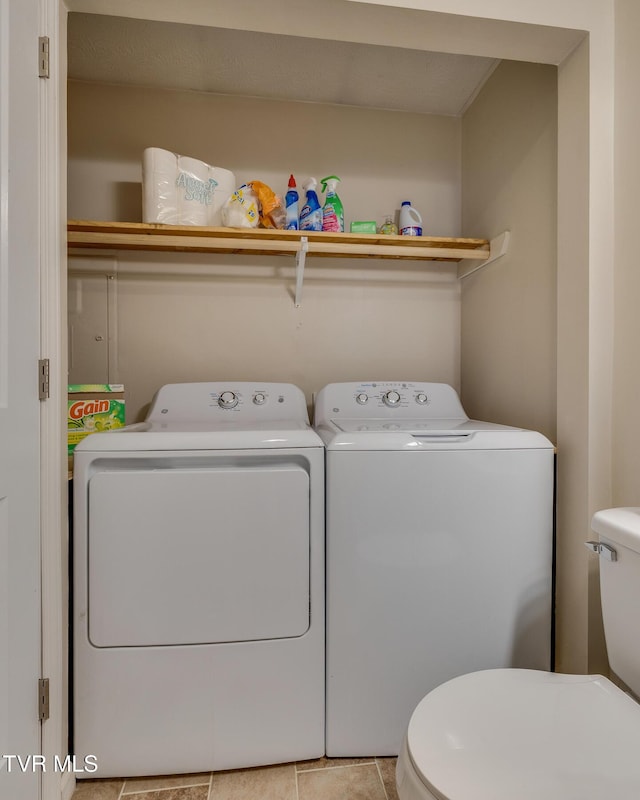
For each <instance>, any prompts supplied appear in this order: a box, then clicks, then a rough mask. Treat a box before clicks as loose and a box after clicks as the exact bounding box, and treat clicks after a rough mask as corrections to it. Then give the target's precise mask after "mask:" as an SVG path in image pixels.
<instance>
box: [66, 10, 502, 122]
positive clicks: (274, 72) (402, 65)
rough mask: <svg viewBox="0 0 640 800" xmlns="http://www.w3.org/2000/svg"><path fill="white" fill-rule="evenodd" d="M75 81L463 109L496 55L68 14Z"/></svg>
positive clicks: (448, 111) (422, 109)
mask: <svg viewBox="0 0 640 800" xmlns="http://www.w3.org/2000/svg"><path fill="white" fill-rule="evenodd" d="M68 43H69V44H68V47H69V64H68V75H69V77H70V78H72V79H77V80H87V81H100V82H108V83H120V84H135V85H138V86H158V87H164V88H168V89H189V90H193V91H201V92H215V93H217V94H231V95H240V96H245V97H266V98H274V99H280V100H297V101H308V102H316V103H332V104H339V105H350V106H364V107H367V108H381V109H390V110H396V111H412V112H418V113H427V114H445V115H452V116H457V115H460V114H461V113H462V112H463V111H464V110H465V108H466V106H467V104H468V103H469V101H470V100H471V99H472V98H473V97H474V96H475V94H476V93H477V91H478V89H479V88H480V87H481V86H482V85H483V83H484V82H485V80H486V79H487V77H488V76H489V75H490V74H491V72H492V71H493V69H494V67H495V65H496V63H497V62H496V61H495V60H494V59H490V58H484V57H480V56H461V55H451V54H447V53H433V52H425V51H421V50H408V49H404V48H399V47H384V46H380V45H369V44H358V43H350V42H339V41H326V40H322V39H311V38H302V37H298V36H285V35H276V34H270V33H256V32H253V31H240V30H228V29H223V28H212V27H203V26H198V25H184V24H173V23H168V22H155V21H145V20H139V19H130V18H124V17H113V16H101V15H98V14H83V13H72V14H69V37H68Z"/></svg>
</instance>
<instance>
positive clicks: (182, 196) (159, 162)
mask: <svg viewBox="0 0 640 800" xmlns="http://www.w3.org/2000/svg"><path fill="white" fill-rule="evenodd" d="M235 187H236V179H235V175H234V174H233V172H231V171H230V170H228V169H222V167H213V166H211V165H210V164H206V163H205V162H204V161H199V160H198V159H197V158H190V157H189V156H181V155H177V154H176V153H171V152H170V151H169V150H162V149H161V148H160V147H147V149H146V150H145V151H144V153H143V157H142V195H143V203H142V220H143V222H162V223H164V224H167V225H206V226H217V225H221V224H222V215H221V212H222V206H223V205H224V204H225V202H226V201H227V200H228V198H229V197H230V196H231V195H232V194H233V192H234V191H235Z"/></svg>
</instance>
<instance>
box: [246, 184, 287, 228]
mask: <svg viewBox="0 0 640 800" xmlns="http://www.w3.org/2000/svg"><path fill="white" fill-rule="evenodd" d="M247 185H248V186H250V187H251V188H252V189H253V191H254V192H255V193H256V194H257V195H258V201H259V203H258V206H259V208H260V225H262V227H263V228H280V229H281V228H284V226H285V223H286V212H285V209H284V206H283V204H282V198H281V197H278V195H277V194H275V192H274V191H273V190H272V189H271V188H270V187H269V186H267V184H266V183H262V182H261V181H251V182H250V183H248V184H247Z"/></svg>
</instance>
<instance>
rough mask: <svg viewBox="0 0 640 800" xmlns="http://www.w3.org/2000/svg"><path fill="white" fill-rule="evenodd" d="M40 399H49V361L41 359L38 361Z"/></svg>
mask: <svg viewBox="0 0 640 800" xmlns="http://www.w3.org/2000/svg"><path fill="white" fill-rule="evenodd" d="M38 398H39V399H40V400H48V399H49V359H48V358H41V359H40V360H39V361H38Z"/></svg>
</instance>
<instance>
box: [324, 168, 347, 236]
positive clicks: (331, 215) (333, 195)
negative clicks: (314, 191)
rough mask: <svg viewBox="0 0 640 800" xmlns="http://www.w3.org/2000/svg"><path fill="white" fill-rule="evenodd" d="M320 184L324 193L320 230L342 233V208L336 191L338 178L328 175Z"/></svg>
mask: <svg viewBox="0 0 640 800" xmlns="http://www.w3.org/2000/svg"><path fill="white" fill-rule="evenodd" d="M320 183H322V191H323V192H326V198H325V201H324V207H323V209H322V230H323V231H334V232H336V233H344V208H343V207H342V200H340V198H339V197H338V193H337V191H336V187H337V186H338V184H339V183H340V178H339V177H338V176H337V175H329V177H327V178H323V179H322V180H321V181H320Z"/></svg>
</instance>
